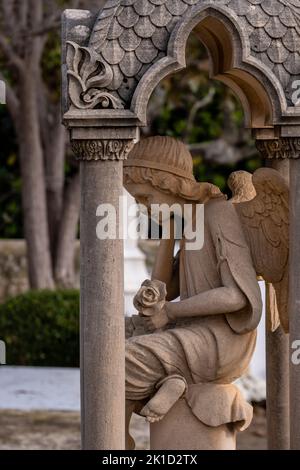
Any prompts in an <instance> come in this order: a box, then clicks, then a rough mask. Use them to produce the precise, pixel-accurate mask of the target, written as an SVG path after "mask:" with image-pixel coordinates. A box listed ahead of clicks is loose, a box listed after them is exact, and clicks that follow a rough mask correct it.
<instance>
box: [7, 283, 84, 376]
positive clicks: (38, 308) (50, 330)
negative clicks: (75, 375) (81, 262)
mask: <svg viewBox="0 0 300 470" xmlns="http://www.w3.org/2000/svg"><path fill="white" fill-rule="evenodd" d="M0 339H2V340H4V341H5V342H6V356H7V357H6V362H7V365H26V366H49V367H78V365H79V292H78V291H77V290H61V291H32V292H28V293H26V294H23V295H20V296H18V297H14V298H11V299H9V300H8V301H7V302H6V303H4V304H2V305H0Z"/></svg>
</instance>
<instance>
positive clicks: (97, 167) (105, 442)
mask: <svg viewBox="0 0 300 470" xmlns="http://www.w3.org/2000/svg"><path fill="white" fill-rule="evenodd" d="M122 163H123V162H122V161H121V160H120V161H110V160H107V161H103V160H100V161H94V160H92V161H82V162H81V163H80V171H81V217H80V240H81V266H80V278H81V314H80V317H81V319H80V322H81V338H80V341H81V404H82V411H81V426H82V447H83V449H86V450H90V449H92V450H110V449H111V450H115V449H124V448H125V440H124V431H125V348H124V343H125V341H124V336H125V335H124V287H123V269H124V268H123V242H122V241H121V240H104V241H103V240H102V241H101V240H99V239H98V238H97V236H96V226H97V223H98V222H99V219H98V218H97V217H96V210H97V207H98V206H99V204H102V203H105V204H107V203H110V204H112V206H114V207H115V208H116V213H117V220H118V217H119V196H121V195H122V190H123V182H122V173H123V170H122Z"/></svg>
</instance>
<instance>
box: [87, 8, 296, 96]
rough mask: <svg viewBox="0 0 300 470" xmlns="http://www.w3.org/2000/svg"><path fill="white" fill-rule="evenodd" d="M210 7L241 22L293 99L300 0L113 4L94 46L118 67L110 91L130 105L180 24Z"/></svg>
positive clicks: (95, 33)
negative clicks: (223, 10)
mask: <svg viewBox="0 0 300 470" xmlns="http://www.w3.org/2000/svg"><path fill="white" fill-rule="evenodd" d="M205 3H208V4H209V3H211V4H215V5H216V6H218V5H219V6H220V5H222V6H225V7H227V8H228V9H230V10H232V11H233V12H234V13H235V14H236V15H237V16H238V17H239V21H240V24H241V27H242V28H243V29H244V30H245V31H246V33H247V35H248V37H249V41H250V46H251V53H252V55H253V56H254V57H256V58H257V59H259V60H261V61H262V62H263V63H264V64H265V65H267V66H268V67H269V68H270V70H272V71H273V73H274V74H275V75H276V77H277V78H278V79H279V80H280V82H281V84H282V86H283V88H284V90H285V92H286V96H287V98H288V99H290V96H289V95H290V90H291V86H290V85H291V81H294V80H295V78H297V77H298V78H300V56H299V53H298V51H300V0H220V1H214V2H207V1H203V0H110V1H108V2H107V3H106V5H105V7H104V8H103V10H102V11H101V12H100V13H99V15H98V18H97V20H96V23H95V25H94V28H93V32H92V35H91V38H90V42H89V45H90V46H91V47H93V48H95V50H96V51H97V52H99V53H100V55H102V57H103V59H104V60H105V61H106V62H108V63H109V64H110V65H111V66H112V69H113V75H114V77H113V80H112V82H111V84H110V85H109V86H108V87H107V88H108V90H112V91H116V90H117V93H118V95H119V97H120V98H121V100H124V101H125V102H128V101H129V100H130V98H131V97H132V94H133V92H134V90H135V88H136V86H137V83H138V81H139V79H140V78H141V77H142V76H143V75H144V74H145V72H146V71H147V70H148V69H149V68H150V67H151V66H152V65H153V64H154V63H155V62H156V61H157V60H158V59H159V58H161V57H163V56H165V55H166V53H167V47H168V41H169V37H170V33H171V32H172V30H173V29H174V27H175V25H176V23H177V22H178V21H180V20H182V19H183V18H184V17H188V16H189V15H190V14H191V11H192V8H193V7H194V6H195V5H200V4H205ZM124 78H125V79H126V78H127V80H125V82H124Z"/></svg>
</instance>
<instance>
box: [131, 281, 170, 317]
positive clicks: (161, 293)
mask: <svg viewBox="0 0 300 470" xmlns="http://www.w3.org/2000/svg"><path fill="white" fill-rule="evenodd" d="M166 296H167V289H166V284H165V283H164V282H161V281H150V280H146V281H145V282H143V284H142V286H141V288H140V290H139V291H138V293H137V294H136V296H135V297H134V300H133V305H134V306H135V308H136V309H137V310H138V312H139V313H140V314H142V315H143V316H152V315H155V313H156V311H157V309H154V308H153V307H160V304H161V306H162V305H163V304H164V302H165V300H166Z"/></svg>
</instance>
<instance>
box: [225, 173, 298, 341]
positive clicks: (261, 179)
mask: <svg viewBox="0 0 300 470" xmlns="http://www.w3.org/2000/svg"><path fill="white" fill-rule="evenodd" d="M239 173H240V175H239ZM242 177H243V179H244V181H245V177H244V176H242V174H241V172H238V173H235V174H233V176H231V182H232V180H234V181H236V187H237V188H238V187H241V185H240V184H238V181H239V180H240V178H242ZM231 186H232V185H231ZM253 188H254V189H255V192H256V196H254V197H253V194H254V192H253ZM232 190H233V202H235V201H237V203H235V206H236V210H237V212H238V214H239V216H240V220H241V222H242V225H243V228H244V232H245V235H246V239H247V241H248V244H249V248H250V251H251V254H252V259H253V263H254V267H255V269H256V272H257V275H259V276H261V277H262V278H263V279H264V280H265V281H266V283H267V286H268V297H267V301H268V309H267V310H268V312H269V316H268V318H267V321H268V326H269V328H270V329H271V331H275V330H276V329H277V328H278V326H279V324H280V323H281V325H282V327H283V329H284V331H285V332H288V327H289V325H288V323H289V322H288V309H287V304H288V257H289V188H288V184H287V182H286V181H285V180H284V178H283V177H282V176H281V175H280V173H279V172H278V171H276V170H273V169H271V168H260V169H259V170H257V171H256V172H255V173H254V175H253V177H252V183H251V179H249V178H248V180H247V187H246V191H245V188H244V198H245V199H244V202H241V198H238V197H236V196H237V195H236V194H235V192H234V187H233V188H232ZM249 193H251V194H252V199H251V197H247V194H249ZM247 199H248V200H247ZM249 199H250V200H249Z"/></svg>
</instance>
